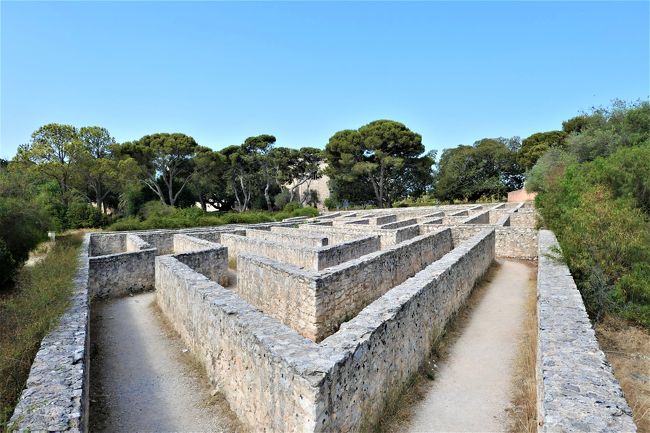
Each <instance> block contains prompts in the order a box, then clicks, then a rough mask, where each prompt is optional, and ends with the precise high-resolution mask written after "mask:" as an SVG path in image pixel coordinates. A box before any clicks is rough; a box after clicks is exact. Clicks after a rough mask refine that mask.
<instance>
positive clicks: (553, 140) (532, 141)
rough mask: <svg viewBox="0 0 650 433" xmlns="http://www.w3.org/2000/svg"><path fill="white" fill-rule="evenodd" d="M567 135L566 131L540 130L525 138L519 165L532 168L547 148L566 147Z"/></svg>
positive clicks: (520, 152)
mask: <svg viewBox="0 0 650 433" xmlns="http://www.w3.org/2000/svg"><path fill="white" fill-rule="evenodd" d="M567 135H568V134H567V133H566V132H564V131H549V132H538V133H536V134H533V135H531V136H530V137H528V138H526V139H524V141H522V142H521V149H520V150H519V155H518V156H517V160H518V162H519V166H521V168H523V169H524V170H528V169H530V168H531V167H532V166H533V165H535V163H536V162H537V160H538V159H539V157H540V156H542V155H543V154H544V153H546V151H547V150H549V149H556V148H562V147H564V143H565V140H566V138H567Z"/></svg>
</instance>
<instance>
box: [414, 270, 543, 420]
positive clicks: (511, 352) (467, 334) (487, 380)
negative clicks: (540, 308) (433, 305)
mask: <svg viewBox="0 0 650 433" xmlns="http://www.w3.org/2000/svg"><path fill="white" fill-rule="evenodd" d="M498 263H499V265H500V266H499V267H498V269H497V270H496V272H494V273H493V274H491V281H488V282H486V283H484V284H486V285H487V287H485V295H484V296H483V297H482V298H481V299H480V300H479V302H478V304H477V305H476V306H475V308H474V310H473V311H472V315H471V316H470V318H469V321H468V323H467V324H466V327H465V328H464V329H463V332H462V334H461V335H460V337H459V338H458V340H457V341H456V342H455V343H454V344H453V346H452V347H451V349H450V352H449V355H448V356H447V358H446V359H445V361H444V362H443V363H442V364H441V365H439V366H438V367H439V370H438V373H437V374H436V378H435V380H434V381H433V382H432V383H431V389H430V390H429V391H428V392H427V395H426V397H425V399H424V400H423V401H421V402H420V403H419V404H418V405H417V407H416V408H415V410H414V413H415V415H414V417H413V419H412V421H411V425H410V426H409V428H408V431H411V432H424V431H426V432H476V431H481V432H486V431H490V432H501V431H505V430H506V429H507V413H506V409H507V408H508V406H509V404H510V391H511V382H512V377H511V370H512V364H513V361H514V359H515V356H516V354H517V349H518V344H519V338H520V335H521V331H522V326H523V318H524V312H525V302H526V297H527V293H528V290H529V279H530V277H531V276H532V275H533V273H534V272H535V268H534V266H532V265H529V264H526V263H522V262H516V261H507V260H500V261H498Z"/></svg>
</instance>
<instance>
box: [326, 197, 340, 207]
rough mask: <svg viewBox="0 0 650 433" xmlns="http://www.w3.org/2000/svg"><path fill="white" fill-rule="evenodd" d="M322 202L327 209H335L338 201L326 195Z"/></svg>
mask: <svg viewBox="0 0 650 433" xmlns="http://www.w3.org/2000/svg"><path fill="white" fill-rule="evenodd" d="M323 204H324V205H325V207H326V208H327V209H328V210H332V209H336V208H337V207H338V203H337V202H336V200H334V198H332V197H327V198H326V199H325V201H324V202H323Z"/></svg>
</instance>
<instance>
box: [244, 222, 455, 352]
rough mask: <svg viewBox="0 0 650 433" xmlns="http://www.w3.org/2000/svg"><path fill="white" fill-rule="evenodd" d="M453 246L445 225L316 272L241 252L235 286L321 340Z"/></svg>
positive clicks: (253, 301) (250, 299)
mask: <svg viewBox="0 0 650 433" xmlns="http://www.w3.org/2000/svg"><path fill="white" fill-rule="evenodd" d="M452 248H453V244H452V240H451V231H450V230H448V229H447V230H443V231H441V232H437V233H431V234H428V235H423V236H418V237H416V238H414V239H411V240H409V241H405V242H404V243H401V244H398V245H395V246H393V247H390V248H388V249H386V250H382V251H377V252H375V253H371V254H368V255H365V256H362V257H360V258H357V259H355V260H350V261H347V262H345V263H342V264H340V265H337V266H333V267H329V268H327V269H325V270H323V271H319V272H309V271H305V270H303V269H299V268H296V267H294V266H291V265H288V264H285V263H282V262H279V261H276V260H272V259H268V258H266V257H261V256H255V255H241V256H240V257H239V263H238V271H239V273H238V275H239V280H238V286H237V292H238V293H239V294H240V295H241V296H242V297H243V298H244V299H246V300H247V301H248V302H250V303H251V304H252V305H255V306H256V307H258V308H260V309H261V310H262V311H264V312H265V313H266V314H269V315H271V316H272V317H275V318H277V319H278V320H280V321H282V322H283V323H285V324H287V325H289V326H291V327H292V328H293V329H295V330H296V331H297V332H298V333H299V334H301V335H303V336H305V337H307V338H310V339H312V340H314V341H320V340H322V339H323V338H325V337H327V336H329V335H330V334H332V333H333V332H335V331H336V330H337V329H338V327H339V325H340V324H341V323H343V322H345V321H347V320H349V319H350V318H352V317H354V316H355V315H356V314H357V313H358V312H359V311H361V310H362V309H363V308H364V307H366V306H367V305H368V304H369V303H370V302H372V301H374V300H375V299H377V298H378V297H379V296H381V295H383V294H384V293H385V292H386V291H388V290H389V289H391V288H392V287H394V286H396V285H397V284H399V283H401V282H403V281H405V280H406V279H407V278H409V277H412V276H413V275H415V274H416V273H417V272H419V271H421V270H422V269H424V268H425V267H426V266H427V265H429V264H431V263H432V262H433V261H435V260H438V259H439V258H440V257H442V256H443V255H444V254H446V253H447V252H449V251H450V250H451V249H452Z"/></svg>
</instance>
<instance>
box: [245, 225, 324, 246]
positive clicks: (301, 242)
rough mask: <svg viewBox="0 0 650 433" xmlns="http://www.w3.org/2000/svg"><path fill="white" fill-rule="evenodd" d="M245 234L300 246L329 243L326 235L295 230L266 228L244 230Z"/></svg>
mask: <svg viewBox="0 0 650 433" xmlns="http://www.w3.org/2000/svg"><path fill="white" fill-rule="evenodd" d="M289 230H291V229H289ZM246 236H247V237H249V238H255V239H264V240H267V241H275V242H279V243H282V244H290V245H298V246H302V247H325V246H327V245H328V243H329V239H328V238H327V237H326V236H322V235H316V234H311V233H302V234H301V233H297V232H296V231H295V230H294V232H293V234H289V233H278V232H274V231H266V230H246Z"/></svg>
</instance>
